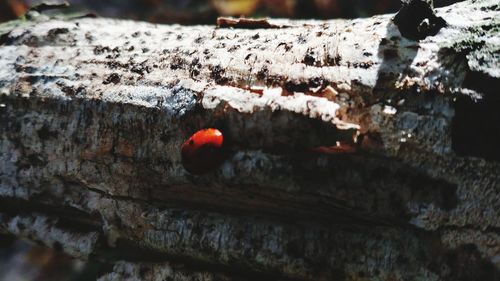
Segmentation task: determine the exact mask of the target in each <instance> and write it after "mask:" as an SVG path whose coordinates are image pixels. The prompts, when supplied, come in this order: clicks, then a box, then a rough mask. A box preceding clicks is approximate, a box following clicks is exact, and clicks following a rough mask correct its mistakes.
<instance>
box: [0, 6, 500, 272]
mask: <svg viewBox="0 0 500 281" xmlns="http://www.w3.org/2000/svg"><path fill="white" fill-rule="evenodd" d="M437 15H438V16H441V17H443V18H444V19H445V20H446V21H447V24H448V25H447V26H446V27H444V28H442V29H440V30H439V32H438V33H437V34H436V35H435V36H428V37H426V38H425V39H422V40H420V41H414V40H409V39H405V38H403V37H402V36H401V34H400V32H399V30H398V28H397V26H395V24H394V23H393V22H392V21H391V18H392V17H393V15H382V16H376V17H372V18H367V19H356V20H331V21H325V22H317V21H269V22H264V23H265V24H263V23H262V22H260V23H258V24H257V23H255V24H256V26H252V23H245V24H246V27H247V28H246V29H242V28H238V27H240V25H238V23H237V22H236V23H229V24H234V26H233V27H234V28H231V27H227V26H226V24H228V23H227V22H223V23H222V24H223V26H221V27H219V28H217V27H214V26H187V27H184V26H175V25H174V26H162V25H153V24H148V23H139V22H132V21H123V20H109V19H99V18H79V19H72V20H68V19H66V20H55V19H51V20H48V19H33V20H31V21H23V22H11V23H7V24H3V25H0V32H1V34H2V35H1V37H0V122H1V123H0V124H1V126H0V137H1V138H0V196H1V197H0V231H1V232H4V233H10V234H14V235H17V236H19V237H26V238H29V239H31V240H35V241H41V242H42V243H44V244H46V245H48V246H51V247H55V248H61V249H63V250H64V251H65V252H67V253H69V254H71V255H72V256H75V257H78V258H83V259H86V258H98V259H101V258H105V259H107V260H112V261H115V262H116V263H115V266H114V268H113V271H112V272H109V273H106V274H105V275H103V276H102V277H101V279H102V280H121V279H122V278H124V277H126V276H129V277H130V276H135V277H137V278H142V279H158V280H163V278H171V280H220V279H223V280H235V279H245V278H246V279H252V280H257V279H262V278H271V279H273V278H274V279H278V278H281V279H289V278H292V279H305V280H365V279H367V280H499V279H498V278H499V269H500V235H499V230H500V219H499V217H500V194H499V192H500V163H499V160H500V152H499V151H500V150H499V149H498V145H499V144H500V113H499V111H498V108H500V96H499V92H498V91H499V79H500V67H499V56H500V55H499V53H500V37H499V30H500V17H499V11H498V3H497V1H496V0H483V1H466V2H462V3H459V4H456V5H453V6H449V7H444V8H441V9H438V10H437ZM252 27H260V28H255V29H251V28H252ZM214 126H216V127H219V128H221V129H222V130H223V131H224V136H225V138H226V139H227V140H229V150H230V152H231V153H230V156H229V157H228V159H227V160H226V161H225V162H224V164H223V165H222V166H221V167H219V168H217V169H216V170H215V171H213V172H211V173H208V174H205V175H191V174H189V173H188V172H186V171H185V170H184V168H183V167H182V165H181V159H180V146H181V144H182V143H183V141H184V140H186V139H187V138H188V137H189V135H190V134H191V133H193V132H194V131H196V130H199V129H201V128H205V127H214ZM179 264H182V267H181V266H178V265H179Z"/></svg>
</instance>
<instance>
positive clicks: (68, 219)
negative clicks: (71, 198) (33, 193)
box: [0, 197, 103, 233]
mask: <svg viewBox="0 0 500 281" xmlns="http://www.w3.org/2000/svg"><path fill="white" fill-rule="evenodd" d="M0 213H5V214H8V215H11V216H15V215H23V214H33V213H40V214H46V215H49V216H53V217H57V218H58V222H57V226H60V227H61V228H64V229H69V230H72V231H75V232H82V233H86V232H92V231H97V232H99V231H101V227H102V225H103V222H102V220H101V217H100V216H98V215H90V214H88V213H85V212H83V211H81V210H78V209H76V208H73V207H70V206H62V205H60V206H55V205H54V204H44V203H41V202H37V201H35V200H30V201H26V200H22V199H18V198H10V197H0Z"/></svg>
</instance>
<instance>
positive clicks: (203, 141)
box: [181, 128, 224, 174]
mask: <svg viewBox="0 0 500 281" xmlns="http://www.w3.org/2000/svg"><path fill="white" fill-rule="evenodd" d="M223 144H224V137H223V136H222V133H221V131H219V130H217V129H213V128H208V129H203V130H200V131H198V132H196V133H194V134H193V135H192V136H191V137H190V138H189V139H188V140H187V141H185V142H184V144H183V145H182V151H181V156H182V165H183V166H184V168H185V169H186V170H187V171H188V172H190V173H191V174H203V173H206V172H209V171H211V170H214V169H215V168H217V167H218V166H219V165H220V164H222V162H224V152H223V147H222V145H223Z"/></svg>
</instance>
